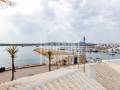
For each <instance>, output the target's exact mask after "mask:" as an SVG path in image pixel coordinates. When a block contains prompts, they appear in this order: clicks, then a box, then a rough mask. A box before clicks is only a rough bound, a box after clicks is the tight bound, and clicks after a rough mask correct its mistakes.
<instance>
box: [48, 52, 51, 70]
mask: <svg viewBox="0 0 120 90" xmlns="http://www.w3.org/2000/svg"><path fill="white" fill-rule="evenodd" d="M47 53H48V59H49V72H50V71H51V59H52V52H51V51H48V52H47Z"/></svg>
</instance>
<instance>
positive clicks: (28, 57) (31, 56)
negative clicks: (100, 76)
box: [0, 46, 120, 67]
mask: <svg viewBox="0 0 120 90" xmlns="http://www.w3.org/2000/svg"><path fill="white" fill-rule="evenodd" d="M7 48H8V47H6V46H4V47H0V67H11V56H10V55H9V53H8V52H7V51H6V49H7ZM36 48H39V47H32V46H29V47H18V49H19V51H18V53H17V54H16V58H15V65H16V66H24V65H29V64H42V63H44V62H45V61H46V60H47V58H46V57H44V56H42V55H39V54H38V53H37V52H35V51H34V49H36ZM86 57H87V58H89V57H92V58H93V59H95V58H100V59H107V60H108V59H120V54H115V55H110V54H107V53H101V52H98V53H86Z"/></svg>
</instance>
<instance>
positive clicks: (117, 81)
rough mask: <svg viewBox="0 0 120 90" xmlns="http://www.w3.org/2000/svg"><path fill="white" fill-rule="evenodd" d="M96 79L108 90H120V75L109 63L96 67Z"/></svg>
mask: <svg viewBox="0 0 120 90" xmlns="http://www.w3.org/2000/svg"><path fill="white" fill-rule="evenodd" d="M96 77H97V78H96V79H97V81H98V82H99V83H101V84H102V85H103V86H104V87H105V88H106V89H107V90H120V73H118V72H116V71H115V70H114V69H113V68H112V67H110V66H109V63H101V64H98V65H97V66H96Z"/></svg>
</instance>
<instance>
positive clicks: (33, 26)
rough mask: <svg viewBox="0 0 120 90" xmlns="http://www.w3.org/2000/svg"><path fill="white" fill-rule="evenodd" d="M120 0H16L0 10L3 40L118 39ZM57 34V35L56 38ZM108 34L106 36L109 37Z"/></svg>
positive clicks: (0, 31) (98, 40)
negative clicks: (15, 2)
mask: <svg viewBox="0 0 120 90" xmlns="http://www.w3.org/2000/svg"><path fill="white" fill-rule="evenodd" d="M119 3H120V1H119V0H94V1H93V0H35V1H32V0H31V1H30V0H17V4H18V5H17V6H16V7H15V8H12V9H6V10H4V11H3V10H1V12H3V14H2V15H1V17H2V19H0V22H2V25H1V26H0V33H1V34H0V40H1V42H8V41H9V42H41V41H80V40H81V38H82V36H84V35H86V37H87V40H88V41H89V42H118V41H119V38H120V36H119V34H120V30H119V29H120V17H119V14H120V12H119V9H120V6H119ZM56 37H57V38H56ZM106 37H107V38H106Z"/></svg>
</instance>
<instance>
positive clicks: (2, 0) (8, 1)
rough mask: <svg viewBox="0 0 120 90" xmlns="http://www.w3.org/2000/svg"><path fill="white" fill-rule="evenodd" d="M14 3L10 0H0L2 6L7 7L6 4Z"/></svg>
mask: <svg viewBox="0 0 120 90" xmlns="http://www.w3.org/2000/svg"><path fill="white" fill-rule="evenodd" d="M15 4H16V3H14V2H12V1H10V0H0V6H1V7H2V8H5V7H8V6H11V7H12V6H15Z"/></svg>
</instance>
